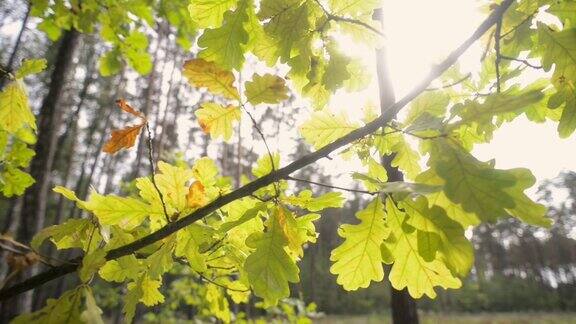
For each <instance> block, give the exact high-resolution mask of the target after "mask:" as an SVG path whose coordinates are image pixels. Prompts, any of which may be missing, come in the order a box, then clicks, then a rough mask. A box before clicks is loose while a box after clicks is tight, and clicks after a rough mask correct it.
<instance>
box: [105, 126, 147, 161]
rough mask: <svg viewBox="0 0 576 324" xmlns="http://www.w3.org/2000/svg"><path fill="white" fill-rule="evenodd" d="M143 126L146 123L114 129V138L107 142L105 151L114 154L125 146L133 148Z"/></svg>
mask: <svg viewBox="0 0 576 324" xmlns="http://www.w3.org/2000/svg"><path fill="white" fill-rule="evenodd" d="M142 127H144V124H140V125H135V126H128V127H126V128H124V129H118V130H115V131H112V138H110V139H109V140H108V142H106V144H105V145H104V149H103V151H104V152H106V153H108V154H114V153H116V152H118V151H120V150H121V149H123V148H131V147H132V146H134V144H135V143H136V139H137V138H138V135H140V131H141V130H142Z"/></svg>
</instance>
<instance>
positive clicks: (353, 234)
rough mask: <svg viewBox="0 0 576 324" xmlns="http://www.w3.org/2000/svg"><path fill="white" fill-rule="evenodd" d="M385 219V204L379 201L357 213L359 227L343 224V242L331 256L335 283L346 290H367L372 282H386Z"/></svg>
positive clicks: (378, 198)
mask: <svg viewBox="0 0 576 324" xmlns="http://www.w3.org/2000/svg"><path fill="white" fill-rule="evenodd" d="M385 216H386V215H385V213H384V204H383V203H382V200H381V198H380V197H376V198H375V199H374V200H373V201H372V202H371V203H370V204H369V205H368V206H366V208H365V209H363V210H361V211H359V212H358V213H356V217H357V218H358V219H359V220H360V223H359V224H356V225H350V224H344V225H342V226H340V228H339V229H338V234H339V235H340V236H341V237H342V238H344V242H343V243H342V244H341V245H339V246H338V247H337V248H335V249H334V250H333V251H332V253H331V254H330V260H331V261H335V262H334V264H333V265H332V267H330V272H331V273H333V274H335V275H337V276H338V278H337V280H336V282H338V284H340V285H342V287H343V288H344V289H346V290H357V289H358V288H366V287H368V285H370V282H371V281H376V282H378V281H381V280H382V279H383V278H384V268H383V266H382V257H381V255H380V245H381V244H382V243H383V242H384V240H385V239H386V238H387V237H388V235H389V234H390V230H389V229H388V228H387V227H386V224H385V222H384V218H385Z"/></svg>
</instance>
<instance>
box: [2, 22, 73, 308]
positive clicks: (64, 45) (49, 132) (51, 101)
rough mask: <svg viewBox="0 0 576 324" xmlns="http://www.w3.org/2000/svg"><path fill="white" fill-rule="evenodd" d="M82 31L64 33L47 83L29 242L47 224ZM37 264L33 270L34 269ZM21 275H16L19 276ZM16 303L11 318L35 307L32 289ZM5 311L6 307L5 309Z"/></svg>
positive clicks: (27, 204)
mask: <svg viewBox="0 0 576 324" xmlns="http://www.w3.org/2000/svg"><path fill="white" fill-rule="evenodd" d="M78 40H79V33H78V31H76V30H74V29H72V30H70V31H67V32H66V33H64V36H63V37H62V40H61V41H60V43H59V45H58V53H57V56H56V61H55V62H54V70H53V71H52V76H51V79H50V85H49V87H48V94H47V95H46V97H44V101H43V102H42V106H41V107H40V112H39V116H38V141H37V142H36V145H35V152H36V155H35V156H34V158H33V159H32V161H31V162H30V175H31V176H32V177H33V178H34V179H35V180H36V182H35V183H34V184H33V185H32V186H31V187H30V188H28V190H27V191H26V193H25V194H24V196H23V201H24V204H23V208H22V212H21V215H20V222H19V226H18V231H17V239H18V240H19V241H21V242H24V243H28V242H29V241H30V240H31V239H32V236H33V235H34V234H35V233H36V232H38V231H39V230H40V229H41V228H42V227H44V220H45V216H46V205H47V197H48V189H49V186H50V175H51V171H52V164H53V162H54V155H55V152H56V149H57V148H56V141H57V139H58V137H57V134H58V128H59V125H60V122H61V116H62V113H61V111H60V104H59V103H60V98H61V97H62V94H63V92H64V85H65V82H66V79H67V76H68V74H69V72H70V70H71V67H72V60H73V57H74V53H75V50H76V47H77V44H78ZM34 271H36V270H35V268H32V269H31V270H30V272H32V273H34ZM19 279H21V277H20V278H16V280H19ZM14 303H15V304H14V305H8V304H9V303H5V304H4V306H6V308H7V309H5V311H6V313H4V314H3V315H4V316H5V318H11V317H13V316H14V315H16V314H18V313H24V312H29V311H31V309H32V292H28V293H26V294H24V295H22V296H20V297H18V298H15V301H14ZM3 311H4V310H3Z"/></svg>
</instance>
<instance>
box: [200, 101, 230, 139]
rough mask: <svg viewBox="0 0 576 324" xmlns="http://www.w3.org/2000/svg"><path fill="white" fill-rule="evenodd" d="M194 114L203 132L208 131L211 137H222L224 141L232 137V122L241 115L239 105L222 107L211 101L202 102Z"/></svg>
mask: <svg viewBox="0 0 576 324" xmlns="http://www.w3.org/2000/svg"><path fill="white" fill-rule="evenodd" d="M194 114H195V115H196V117H198V122H199V123H200V127H202V129H203V130H204V132H206V133H209V134H210V136H211V137H212V138H213V139H216V138H219V137H222V138H224V140H225V141H228V140H230V138H232V134H233V133H234V124H235V122H236V121H239V120H240V117H241V112H240V107H236V106H232V105H229V106H227V107H224V106H221V105H219V104H216V103H212V102H206V103H203V104H202V106H201V108H200V109H198V110H196V112H195V113H194Z"/></svg>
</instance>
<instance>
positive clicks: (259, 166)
mask: <svg viewBox="0 0 576 324" xmlns="http://www.w3.org/2000/svg"><path fill="white" fill-rule="evenodd" d="M272 163H274V165H272ZM279 167H280V154H279V153H272V160H270V157H269V156H268V155H267V154H266V155H262V156H261V157H260V158H259V159H258V161H256V166H255V167H254V169H252V174H253V175H254V176H255V177H256V178H262V177H263V176H265V175H267V174H268V173H270V172H272V171H273V170H278V168H279Z"/></svg>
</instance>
